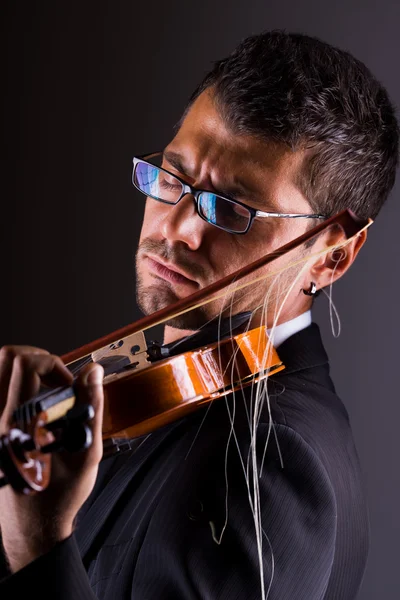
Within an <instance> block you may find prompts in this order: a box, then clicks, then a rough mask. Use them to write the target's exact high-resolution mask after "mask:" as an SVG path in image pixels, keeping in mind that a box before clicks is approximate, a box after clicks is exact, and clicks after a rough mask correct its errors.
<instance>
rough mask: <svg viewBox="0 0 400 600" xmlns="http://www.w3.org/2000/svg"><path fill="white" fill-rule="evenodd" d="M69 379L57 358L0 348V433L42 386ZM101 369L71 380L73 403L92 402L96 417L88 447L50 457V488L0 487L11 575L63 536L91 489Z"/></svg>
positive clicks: (93, 367) (0, 522) (98, 447)
mask: <svg viewBox="0 0 400 600" xmlns="http://www.w3.org/2000/svg"><path fill="white" fill-rule="evenodd" d="M72 380H73V377H72V374H71V372H70V371H69V370H68V369H67V367H66V366H65V365H64V363H63V362H62V360H61V359H60V358H59V357H57V356H54V355H52V354H49V353H48V352H47V351H46V350H41V349H39V348H33V347H30V346H4V347H3V348H2V349H1V350H0V434H4V433H7V432H8V430H9V428H10V425H11V419H12V414H13V411H14V410H15V408H16V407H17V406H19V405H21V404H23V403H24V402H26V401H27V400H29V399H30V398H31V397H32V396H34V395H35V394H37V393H38V391H39V388H40V386H41V385H42V384H44V385H50V386H68V385H71V383H72ZM102 380H103V368H102V367H101V366H100V365H97V364H94V363H91V364H90V365H88V366H87V367H86V368H85V369H84V370H82V372H81V373H80V375H79V377H78V380H77V382H76V388H77V390H78V392H77V399H76V402H79V403H87V404H91V405H92V406H93V408H94V410H95V416H94V419H93V420H92V421H90V423H89V426H90V427H91V429H92V432H93V443H92V445H91V446H90V448H88V449H87V450H85V451H82V452H78V453H68V452H59V453H55V454H54V455H53V456H52V465H51V479H50V483H49V486H48V487H47V488H46V489H45V490H43V491H42V492H39V493H37V494H34V495H32V496H29V495H28V496H26V495H24V494H21V493H17V492H15V491H14V490H13V489H12V488H11V486H9V485H8V486H5V487H3V488H1V489H0V528H1V535H2V540H3V546H4V549H5V551H6V554H7V558H8V561H9V563H10V567H11V570H12V571H13V572H15V571H17V570H19V569H21V568H22V567H24V566H25V565H26V564H28V563H29V562H31V561H32V560H34V559H35V558H37V557H38V556H40V555H41V554H44V553H45V552H47V551H48V550H50V549H51V548H52V547H53V546H54V545H55V544H56V543H57V542H59V541H61V540H63V539H65V538H66V537H68V536H69V535H70V534H71V533H72V530H73V523H74V519H75V517H76V515H77V513H78V511H79V509H80V508H81V506H82V504H83V503H84V502H85V500H86V499H87V497H88V496H89V494H90V492H91V491H92V489H93V486H94V483H95V480H96V476H97V470H98V464H99V462H100V459H101V457H102V452H103V446H102V435H101V434H102V431H101V430H102V421H103V385H102Z"/></svg>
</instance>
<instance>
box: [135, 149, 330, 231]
mask: <svg viewBox="0 0 400 600" xmlns="http://www.w3.org/2000/svg"><path fill="white" fill-rule="evenodd" d="M160 154H163V152H162V151H160V152H152V153H151V154H141V155H140V156H134V157H133V159H132V163H133V169H132V184H133V185H134V187H135V188H136V189H137V190H138V191H139V192H140V193H141V194H143V195H145V196H146V197H148V198H152V199H153V200H156V201H158V202H162V203H163V204H168V205H169V206H176V205H177V204H178V202H180V200H182V198H183V197H184V196H186V195H187V194H190V195H191V196H193V198H194V200H195V205H196V212H197V214H198V216H199V217H200V218H201V219H203V221H205V222H206V223H209V224H210V225H213V226H214V227H218V229H222V231H226V232H228V233H234V234H235V235H243V234H245V233H247V232H248V231H249V229H250V227H251V225H252V223H253V221H254V219H255V218H256V217H261V218H279V219H324V220H325V219H327V218H328V217H327V216H325V215H320V214H303V213H277V212H265V211H262V210H257V209H255V208H253V207H252V206H248V205H247V204H245V203H244V202H240V201H239V200H233V198H228V197H227V196H222V195H221V194H216V193H215V192H212V191H210V190H201V189H198V188H195V187H193V186H192V185H190V184H189V183H187V181H185V180H184V179H182V178H181V177H179V176H178V175H175V173H171V172H170V171H167V169H164V168H163V167H159V166H158V165H154V164H153V163H151V162H150V161H149V159H151V158H153V157H155V156H159V155H160ZM139 162H144V163H145V164H148V165H150V166H151V167H155V168H156V169H159V170H160V171H163V172H164V173H167V175H170V176H171V177H175V179H177V180H178V181H179V182H180V184H181V185H182V192H181V195H180V196H179V198H178V200H177V201H176V202H168V200H162V199H161V198H157V197H156V196H152V195H151V194H146V192H144V191H143V190H141V189H140V188H139V187H138V186H137V185H136V183H135V169H136V165H137V164H138V163H139ZM204 193H208V194H213V195H214V196H218V197H219V198H222V199H223V200H226V201H227V202H230V203H232V204H236V205H238V206H242V207H243V208H245V209H246V210H248V211H249V213H250V218H249V223H248V225H247V227H246V229H245V230H244V231H233V230H231V229H228V228H226V227H222V226H221V225H216V224H215V223H213V222H212V221H209V220H208V219H207V218H206V217H205V216H204V215H202V214H201V212H200V210H199V196H200V194H204Z"/></svg>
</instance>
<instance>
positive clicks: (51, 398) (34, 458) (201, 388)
mask: <svg viewBox="0 0 400 600" xmlns="http://www.w3.org/2000/svg"><path fill="white" fill-rule="evenodd" d="M371 223H372V221H371V219H368V220H363V219H359V218H357V217H356V216H355V215H354V213H352V212H351V211H349V210H345V211H343V212H341V213H339V214H337V215H335V216H334V217H331V218H329V219H327V220H325V221H324V222H322V223H320V224H318V225H317V226H316V227H314V228H313V229H310V230H309V231H307V232H306V233H304V234H303V235H301V236H299V237H298V238H295V239H294V240H292V241H290V242H289V243H287V244H285V245H284V246H282V247H280V248H278V249H277V250H275V251H274V252H272V253H270V254H268V255H266V256H264V257H261V258H259V259H258V260H256V261H254V262H253V263H251V264H249V265H246V266H245V267H243V268H242V269H240V270H238V271H236V272H234V273H232V274H230V275H228V276H226V277H224V278H223V279H221V280H219V281H217V282H214V283H213V284H211V285H209V286H207V287H206V288H204V289H202V290H199V291H197V292H195V293H194V294H192V295H191V296H188V297H186V298H183V299H182V300H179V301H178V302H177V303H175V304H174V305H172V306H168V307H166V308H163V309H161V310H159V311H157V312H156V313H154V314H153V315H149V316H146V317H144V318H142V319H140V320H139V321H137V322H135V323H133V324H130V325H128V326H126V327H123V328H121V329H119V330H117V331H114V332H112V333H110V334H108V335H106V336H103V337H101V338H99V339H97V340H95V341H93V342H90V343H89V344H86V345H85V346H82V347H81V348H78V349H76V350H73V351H72V352H69V353H67V354H65V355H63V356H62V357H61V358H62V360H63V362H64V363H65V364H66V365H67V366H68V367H69V368H70V369H71V371H72V372H74V371H76V370H77V369H79V368H81V367H82V366H83V365H84V364H86V363H87V362H90V361H95V362H100V363H101V364H102V365H103V367H104V371H105V373H104V374H105V376H104V381H103V387H104V416H103V424H102V437H103V443H104V447H105V448H106V447H114V448H116V451H118V450H119V446H118V440H129V439H131V438H136V437H140V436H143V435H146V434H149V433H151V432H153V431H155V430H156V429H158V428H160V427H163V426H165V425H168V424H170V423H172V422H174V421H176V420H178V419H181V418H182V417H184V416H186V415H188V414H190V413H192V412H193V411H196V410H198V409H199V408H201V407H203V406H205V405H206V404H208V403H210V402H213V401H214V400H217V399H218V398H220V397H224V396H226V395H228V394H232V393H234V392H235V391H236V390H237V389H241V388H243V387H246V386H248V385H251V384H254V383H256V382H258V381H261V380H263V379H265V378H267V377H268V376H270V375H273V374H275V373H277V372H279V371H281V370H282V369H284V368H285V366H284V365H283V364H282V362H281V360H280V358H279V355H278V353H277V351H276V350H275V348H274V347H273V346H272V344H271V343H270V341H269V339H268V335H267V332H266V327H265V326H263V327H258V328H255V329H252V330H250V331H245V332H244V333H243V332H242V333H238V334H236V335H232V336H228V337H226V338H224V339H222V340H220V341H218V342H214V343H206V344H205V345H202V346H200V347H194V348H191V349H190V350H186V351H184V352H181V353H180V354H174V355H173V356H165V352H164V348H163V347H162V346H161V345H158V344H156V343H152V344H150V346H148V345H147V344H146V340H145V336H144V331H146V330H147V329H150V328H151V327H154V326H155V325H159V324H161V323H164V322H166V321H168V320H169V319H172V318H173V317H177V316H179V315H182V314H183V313H185V312H188V311H189V310H192V309H193V308H197V307H199V306H202V305H204V304H206V303H207V302H211V301H214V300H216V299H218V298H219V297H221V296H223V295H225V293H226V292H225V291H223V290H225V289H226V288H227V286H230V285H232V284H233V283H234V284H235V285H237V283H238V282H239V281H240V280H241V279H243V278H244V277H245V276H246V275H249V274H250V273H252V272H254V271H255V270H257V269H259V268H260V267H263V266H265V265H267V264H269V263H271V262H272V261H274V260H276V259H277V258H279V257H281V256H283V255H284V254H286V253H287V252H289V251H291V250H293V249H294V248H297V247H298V246H300V245H301V244H304V243H305V242H307V241H308V240H310V239H311V238H313V237H314V236H316V235H318V234H319V233H321V232H322V231H323V230H325V229H326V228H327V227H329V226H339V227H341V228H342V230H343V233H344V236H345V238H346V241H345V242H344V244H343V245H345V244H346V243H347V242H348V241H349V240H350V239H351V238H352V237H353V236H355V235H357V234H359V233H360V232H361V231H362V230H363V229H365V228H366V227H368V226H369V225H370V224H371ZM336 248H337V246H336ZM250 283H254V280H253V281H251V282H250ZM245 285H249V282H247V283H246V284H245ZM236 289H237V288H236ZM218 294H220V296H218ZM192 337H194V338H195V336H192ZM75 397H76V391H75V389H74V385H72V386H70V387H65V388H56V389H50V390H46V391H44V392H41V393H39V394H38V395H37V396H35V397H34V398H32V399H31V400H29V401H28V402H26V403H24V404H23V405H21V406H20V407H18V408H17V409H16V410H15V411H14V414H13V419H12V421H13V422H12V426H11V428H10V430H9V431H8V432H7V433H6V434H4V435H2V436H1V437H0V469H1V471H2V473H3V476H2V477H1V478H0V487H2V486H4V485H11V486H12V487H13V488H14V489H15V490H16V491H18V492H21V493H24V494H32V493H37V492H40V491H42V490H44V489H45V488H46V487H47V485H48V484H49V481H50V474H51V455H52V453H54V452H57V451H60V450H67V451H71V452H72V451H79V450H82V449H85V448H87V447H89V446H90V444H91V443H92V434H91V429H90V427H89V424H88V423H89V421H90V420H91V419H92V418H93V416H94V412H93V411H94V409H93V407H92V406H90V405H80V404H77V405H75ZM49 437H50V438H51V440H50V441H49ZM122 445H123V444H122ZM128 447H129V444H128Z"/></svg>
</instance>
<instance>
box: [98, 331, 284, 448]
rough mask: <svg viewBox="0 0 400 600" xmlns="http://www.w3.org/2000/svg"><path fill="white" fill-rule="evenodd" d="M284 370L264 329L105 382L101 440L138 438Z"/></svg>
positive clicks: (117, 375)
mask: <svg viewBox="0 0 400 600" xmlns="http://www.w3.org/2000/svg"><path fill="white" fill-rule="evenodd" d="M283 368H284V365H283V364H282V362H281V360H280V358H279V356H278V354H277V352H276V350H275V349H274V348H273V347H272V345H271V344H270V343H269V340H268V336H267V333H266V329H265V327H260V328H257V329H253V330H251V331H249V332H247V333H243V334H239V335H237V336H234V337H233V338H230V339H227V340H223V341H222V342H220V343H219V344H218V343H216V344H213V345H210V346H205V347H203V348H199V349H198V350H194V351H192V352H187V353H185V354H182V355H178V356H174V357H172V358H169V359H165V360H162V361H159V362H157V363H155V364H152V365H151V366H149V367H147V368H145V369H143V370H141V371H137V372H135V371H132V372H131V373H125V374H116V375H110V376H108V377H107V378H106V379H105V381H104V393H105V407H104V417H103V437H104V438H109V437H121V436H122V437H125V436H126V437H137V436H140V435H144V434H146V433H149V432H150V431H153V430H154V429H157V428H159V427H161V426H163V425H166V424H167V423H171V422H172V421H175V420H176V419H179V418H181V417H183V416H184V415H186V414H188V413H190V412H192V411H194V410H196V409H197V408H199V407H200V406H202V405H204V404H206V403H208V402H211V401H213V400H216V399H217V398H219V397H221V396H224V395H226V394H229V393H231V392H232V391H233V390H235V389H237V388H238V387H240V386H246V385H249V384H250V383H253V382H254V381H258V380H259V379H261V378H265V377H266V376H267V375H268V374H272V373H276V372H278V371H280V370H282V369H283Z"/></svg>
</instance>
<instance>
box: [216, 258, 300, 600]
mask: <svg viewBox="0 0 400 600" xmlns="http://www.w3.org/2000/svg"><path fill="white" fill-rule="evenodd" d="M306 268H307V264H306V265H304V266H303V268H302V269H301V270H300V272H299V273H298V274H297V276H296V278H295V279H294V280H293V282H292V284H291V286H289V288H288V289H287V290H286V294H285V296H284V298H283V301H282V302H281V303H280V308H279V310H278V309H277V308H275V311H274V312H275V314H274V318H273V325H272V328H271V332H272V331H273V329H274V327H275V326H276V323H277V321H278V319H279V316H280V313H281V311H282V309H283V306H284V304H285V302H286V300H287V298H288V297H289V295H290V293H291V291H292V290H293V287H294V286H295V284H296V282H297V281H298V279H299V277H300V276H301V274H302V272H303V271H304V269H306ZM276 283H278V285H280V284H281V277H280V276H277V277H276V278H275V281H273V282H272V285H270V286H269V287H268V291H267V293H266V294H265V295H264V306H263V312H262V315H263V319H264V321H265V322H264V325H265V326H266V325H267V322H266V321H267V319H266V316H267V311H266V307H267V306H268V304H269V300H270V296H271V294H272V289H273V285H275V284H276ZM281 295H282V291H280V290H278V292H277V294H276V296H275V306H276V307H277V306H278V300H279V298H280V296H281ZM232 305H233V298H232V300H231V307H232ZM271 332H270V335H271ZM259 343H260V341H259ZM272 349H273V346H272V344H269V345H268V346H267V348H266V350H265V356H264V357H263V358H264V361H265V362H264V364H265V365H267V364H269V359H270V356H269V355H270V354H271V352H272ZM258 354H259V353H258ZM234 356H235V353H234ZM234 379H235V369H234V364H233V362H232V366H231V385H233V384H234ZM241 387H242V389H241V392H242V394H244V390H243V386H241ZM254 388H256V402H255V403H254V398H253V392H254ZM232 396H233V398H232V402H233V408H232V410H231V409H230V408H229V402H228V398H226V406H227V411H228V414H229V419H230V422H231V430H230V433H229V436H228V440H227V449H228V445H229V443H230V441H231V437H232V434H234V421H235V402H236V396H237V392H234V393H233V394H232ZM265 400H267V403H268V415H269V425H268V432H267V441H266V443H265V448H264V452H263V455H262V460H261V467H260V474H258V459H257V453H256V440H257V430H258V425H259V420H260V418H261V410H262V406H263V404H264V402H265ZM254 404H255V405H254ZM245 406H247V403H245ZM250 416H251V417H252V428H251V431H250V433H251V440H250V449H249V453H248V457H247V460H246V464H247V467H246V468H243V471H244V473H245V479H246V485H247V489H248V498H249V503H250V508H251V510H252V513H253V519H254V523H255V532H256V541H257V550H258V557H259V567H260V584H261V593H262V598H265V599H266V598H268V596H269V593H270V590H271V586H272V582H273V576H274V569H275V560H274V553H273V548H272V544H271V542H270V540H269V538H268V535H267V534H266V532H265V531H264V530H263V528H262V522H261V499H260V490H259V483H258V479H259V478H260V477H261V475H262V466H263V462H264V457H265V454H266V449H267V447H268V441H269V437H270V434H271V430H273V432H274V434H275V440H276V443H277V447H278V451H279V456H280V460H281V463H283V459H282V454H281V452H280V448H279V442H278V438H277V434H276V431H275V428H274V426H273V422H272V414H271V409H270V405H269V398H268V392H267V387H266V380H260V381H258V383H256V385H255V386H252V389H251V394H250ZM234 438H235V442H236V445H237V447H238V442H237V437H236V435H234ZM238 451H239V454H240V460H241V462H242V465H243V457H242V455H241V452H240V448H239V447H238ZM250 459H251V469H250ZM226 461H227V451H226ZM250 470H251V472H252V474H253V480H252V482H251V481H250ZM227 473H228V469H227V464H225V480H226V491H227V490H228V480H227ZM227 517H228V505H227V494H226V505H225V522H224V526H223V528H222V532H221V535H220V537H219V539H218V540H217V539H216V536H215V531H213V539H214V540H215V541H217V542H218V543H221V539H222V535H223V533H224V531H225V528H226V526H227ZM263 537H264V538H265V539H266V541H267V543H268V546H269V550H270V553H271V578H270V581H269V585H268V589H267V591H266V592H265V583H264V568H263V552H262V539H263Z"/></svg>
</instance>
